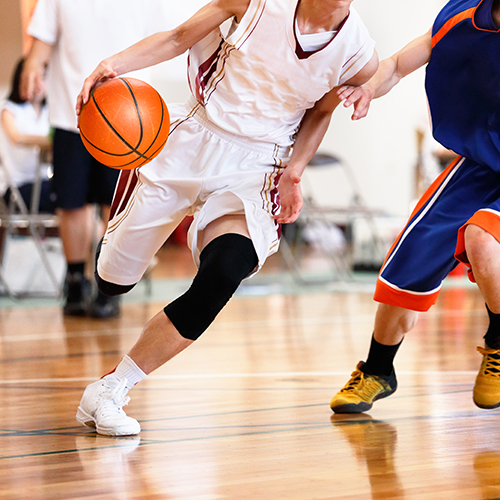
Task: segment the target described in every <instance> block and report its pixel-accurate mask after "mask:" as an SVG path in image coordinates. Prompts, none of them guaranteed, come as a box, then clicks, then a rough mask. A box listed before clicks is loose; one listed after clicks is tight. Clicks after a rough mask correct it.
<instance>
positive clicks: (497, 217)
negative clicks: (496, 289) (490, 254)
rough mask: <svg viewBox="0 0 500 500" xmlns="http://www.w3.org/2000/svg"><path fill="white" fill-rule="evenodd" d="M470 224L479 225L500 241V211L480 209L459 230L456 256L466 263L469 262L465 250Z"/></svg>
mask: <svg viewBox="0 0 500 500" xmlns="http://www.w3.org/2000/svg"><path fill="white" fill-rule="evenodd" d="M469 224H474V225H475V226H479V227H480V228H481V229H484V230H485V231H487V232H488V233H490V234H491V235H492V236H493V237H494V238H495V239H496V240H497V241H498V242H499V243H500V213H498V212H494V211H491V210H488V209H484V210H478V211H477V212H476V213H475V214H474V215H473V216H472V217H471V218H470V219H469V220H468V221H467V222H466V223H465V224H464V225H463V226H462V227H461V228H460V229H459V230H458V237H457V248H456V250H455V258H456V259H457V260H459V261H460V262H463V263H464V264H469V260H468V259H467V252H466V251H465V228H466V227H467V226H468V225H469Z"/></svg>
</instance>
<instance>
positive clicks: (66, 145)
mask: <svg viewBox="0 0 500 500" xmlns="http://www.w3.org/2000/svg"><path fill="white" fill-rule="evenodd" d="M53 163H54V177H53V178H52V187H53V191H54V194H55V206H56V207H57V208H62V209H67V210H72V209H77V208H82V207H84V206H85V205H86V204H88V203H97V204H99V205H111V202H112V200H113V194H114V191H115V185H116V181H117V179H118V175H119V173H120V172H119V170H116V169H113V168H109V167H106V166H105V165H103V164H102V163H99V162H98V161H97V160H95V159H94V158H93V156H92V155H91V154H90V153H89V152H88V151H87V150H86V149H85V146H84V145H83V142H82V140H81V138H80V134H78V133H76V132H70V131H68V130H62V129H58V128H56V129H55V130H54V160H53Z"/></svg>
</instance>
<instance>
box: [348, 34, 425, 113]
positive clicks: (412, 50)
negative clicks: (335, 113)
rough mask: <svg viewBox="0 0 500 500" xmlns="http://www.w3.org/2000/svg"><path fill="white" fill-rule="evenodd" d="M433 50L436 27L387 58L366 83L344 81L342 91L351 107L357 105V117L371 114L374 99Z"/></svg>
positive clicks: (416, 66) (415, 68)
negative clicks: (353, 83)
mask: <svg viewBox="0 0 500 500" xmlns="http://www.w3.org/2000/svg"><path fill="white" fill-rule="evenodd" d="M431 50H432V29H431V30H429V31H428V32H427V33H425V34H424V35H421V36H419V37H418V38H415V40H413V41H411V42H410V43H409V44H408V45H406V46H405V47H403V48H402V49H401V50H400V51H399V52H396V54H394V55H393V56H392V57H389V58H388V59H384V60H383V61H382V62H381V63H380V66H379V68H378V70H377V72H376V73H375V75H374V76H373V78H371V79H370V80H369V81H368V82H367V83H366V84H364V85H362V86H352V85H351V84H348V85H343V86H341V87H340V88H339V90H338V95H339V97H340V99H341V100H343V101H344V106H345V107H346V108H347V107H349V106H351V105H354V112H353V114H352V119H353V120H359V119H360V118H363V117H365V116H366V115H367V113H368V109H369V107H370V103H371V101H372V99H375V98H377V97H381V96H383V95H385V94H387V93H388V92H389V91H390V90H391V89H392V88H393V87H394V86H395V85H397V84H398V83H399V82H400V81H401V79H403V78H404V77H405V76H407V75H409V74H410V73H413V72H414V71H415V70H417V69H418V68H421V67H422V66H424V65H425V64H427V63H428V62H429V58H430V56H431Z"/></svg>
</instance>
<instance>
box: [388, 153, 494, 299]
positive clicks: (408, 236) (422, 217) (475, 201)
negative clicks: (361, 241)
mask: <svg viewBox="0 0 500 500" xmlns="http://www.w3.org/2000/svg"><path fill="white" fill-rule="evenodd" d="M499 197H500V174H498V173H496V172H494V171H493V170H491V169H489V168H486V167H482V166H479V165H476V164H474V163H473V162H471V161H469V160H466V159H464V158H462V159H461V160H460V161H459V162H457V163H456V164H452V165H451V166H450V167H449V168H448V169H447V170H446V171H445V172H444V173H443V174H442V175H441V176H440V177H439V178H438V179H437V180H436V182H435V183H434V184H433V185H432V186H431V188H429V190H428V191H427V192H426V193H425V194H424V196H423V198H422V200H420V202H419V204H418V205H417V208H416V209H415V211H414V213H413V214H412V216H411V217H410V219H409V221H408V224H407V225H406V227H405V228H404V230H403V231H402V233H401V234H400V236H399V238H398V239H397V240H396V242H395V243H394V245H393V247H392V248H391V250H390V251H389V254H388V256H387V259H386V262H385V264H384V266H383V268H382V271H381V275H380V276H381V277H382V278H383V279H385V280H386V281H387V282H389V283H391V284H393V285H395V286H397V287H398V288H400V289H402V290H409V291H413V292H429V291H431V290H434V289H435V288H437V287H439V286H440V285H441V282H442V281H443V279H444V278H445V277H446V276H447V275H448V274H449V272H450V271H451V270H452V269H453V268H454V267H455V266H456V265H457V263H458V262H457V260H456V258H455V251H456V248H457V238H458V234H459V230H460V228H461V227H462V226H463V225H464V224H465V223H466V222H467V221H468V220H469V219H470V218H471V217H472V216H473V214H475V213H476V212H477V211H478V210H480V209H481V208H483V207H485V206H489V205H490V204H491V203H493V202H494V201H495V200H497V199H498V198H499Z"/></svg>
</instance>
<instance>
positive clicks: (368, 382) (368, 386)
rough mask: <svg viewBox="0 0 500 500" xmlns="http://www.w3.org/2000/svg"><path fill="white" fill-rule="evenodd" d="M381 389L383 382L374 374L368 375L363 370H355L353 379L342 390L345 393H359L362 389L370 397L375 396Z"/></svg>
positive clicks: (352, 375)
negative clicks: (373, 375)
mask: <svg viewBox="0 0 500 500" xmlns="http://www.w3.org/2000/svg"><path fill="white" fill-rule="evenodd" d="M380 389H381V384H380V382H378V381H377V380H376V379H375V378H374V377H372V376H369V375H368V376H366V374H365V373H364V372H362V371H361V370H354V371H353V372H352V374H351V380H349V382H347V384H346V385H345V386H344V387H343V388H342V389H341V390H340V392H343V393H350V394H354V393H359V392H361V390H362V391H363V393H364V394H365V395H366V396H368V397H375V396H376V395H377V394H378V393H379V392H380Z"/></svg>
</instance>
